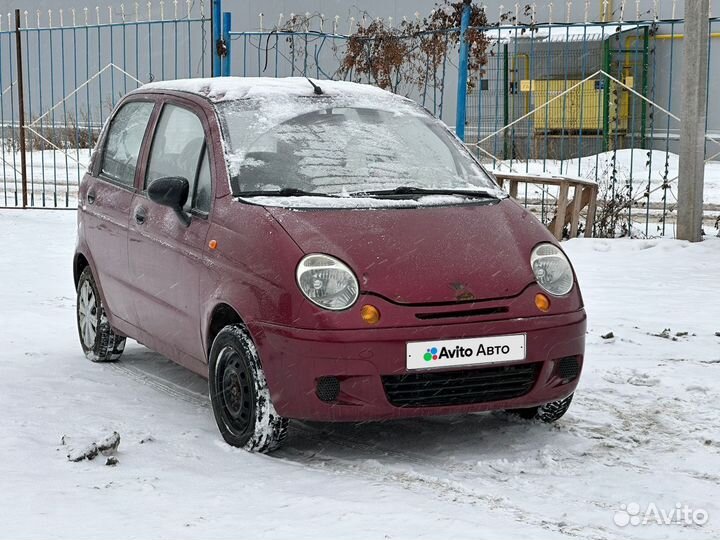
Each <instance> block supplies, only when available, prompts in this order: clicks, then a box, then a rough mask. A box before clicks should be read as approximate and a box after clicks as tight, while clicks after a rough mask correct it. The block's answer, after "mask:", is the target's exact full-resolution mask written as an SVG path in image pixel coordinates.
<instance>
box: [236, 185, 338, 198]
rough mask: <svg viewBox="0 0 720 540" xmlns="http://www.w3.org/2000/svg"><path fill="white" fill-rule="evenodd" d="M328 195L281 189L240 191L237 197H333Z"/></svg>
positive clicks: (296, 189) (295, 189) (287, 188)
mask: <svg viewBox="0 0 720 540" xmlns="http://www.w3.org/2000/svg"><path fill="white" fill-rule="evenodd" d="M334 196H335V195H331V194H329V193H316V192H314V191H305V190H303V189H298V188H289V187H286V188H282V189H275V190H268V191H241V192H240V193H238V194H237V197H334Z"/></svg>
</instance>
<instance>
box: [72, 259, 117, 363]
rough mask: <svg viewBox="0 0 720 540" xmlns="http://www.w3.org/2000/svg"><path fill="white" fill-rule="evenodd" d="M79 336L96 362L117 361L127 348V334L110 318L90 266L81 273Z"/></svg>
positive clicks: (78, 302)
mask: <svg viewBox="0 0 720 540" xmlns="http://www.w3.org/2000/svg"><path fill="white" fill-rule="evenodd" d="M75 318H76V320H77V327H78V337H79V338H80V346H81V347H82V350H83V352H84V353H85V357H86V358H87V359H88V360H91V361H92V362H114V361H115V360H117V359H118V358H120V356H121V355H122V353H123V350H125V337H124V336H120V335H118V334H116V333H115V332H114V331H113V329H112V327H111V326H110V322H109V321H108V318H107V314H106V312H105V307H104V306H103V303H102V299H101V298H100V293H99V291H98V287H97V284H96V283H95V278H94V277H93V274H92V270H91V269H90V267H89V266H86V267H85V269H84V270H83V271H82V273H81V274H80V279H78V284H77V302H76V307H75Z"/></svg>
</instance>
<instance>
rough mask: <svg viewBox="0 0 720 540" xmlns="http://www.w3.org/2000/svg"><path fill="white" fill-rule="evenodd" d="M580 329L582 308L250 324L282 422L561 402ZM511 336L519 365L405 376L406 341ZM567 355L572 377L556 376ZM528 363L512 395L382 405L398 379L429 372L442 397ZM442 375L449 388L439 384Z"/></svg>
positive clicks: (571, 381) (580, 345) (578, 349)
mask: <svg viewBox="0 0 720 540" xmlns="http://www.w3.org/2000/svg"><path fill="white" fill-rule="evenodd" d="M585 328H586V315H585V311H584V310H583V309H580V310H578V311H575V312H572V313H564V314H558V315H544V316H539V317H531V318H521V319H509V320H500V321H486V322H472V323H459V324H457V323H456V324H449V325H434V326H418V327H410V328H408V327H403V328H368V329H362V330H307V329H298V328H292V327H287V326H279V325H273V324H267V323H256V324H251V325H250V329H251V331H252V334H253V337H254V339H255V342H256V345H257V348H258V351H259V354H260V359H261V361H262V363H263V368H264V370H265V375H266V377H267V381H268V386H269V387H270V392H271V395H272V399H273V403H274V405H275V409H276V410H277V412H278V414H280V415H282V416H285V417H288V418H297V419H304V420H317V421H332V422H345V421H365V420H384V419H391V418H407V417H416V416H429V415H443V414H460V413H468V412H478V411H487V410H495V409H514V408H524V407H532V406H536V405H541V404H543V403H547V402H550V401H554V400H558V399H562V398H564V397H566V396H568V395H570V394H571V393H572V392H573V391H574V390H575V387H576V386H577V384H578V380H579V375H580V371H581V369H582V364H583V359H584V353H585ZM517 333H525V334H526V335H527V342H526V351H527V356H526V359H525V360H522V361H519V362H508V363H504V364H492V365H479V366H477V365H476V366H470V367H468V366H464V367H457V368H440V369H432V370H422V371H412V372H408V370H407V369H406V350H405V346H406V343H407V342H408V341H432V340H446V339H457V338H471V337H484V336H500V335H506V334H517ZM570 357H572V358H574V359H575V361H576V362H577V373H576V375H575V376H574V377H572V378H567V377H565V378H564V377H563V376H561V374H560V373H559V366H560V360H561V359H565V358H570ZM530 365H532V366H533V368H532V371H533V373H532V375H531V376H532V380H530V381H528V380H527V379H526V380H525V384H526V386H525V387H524V388H518V389H517V390H518V391H516V392H512V391H511V392H509V393H508V392H502V391H498V392H496V393H494V394H493V393H489V394H487V396H489V397H490V400H484V399H483V400H482V401H481V402H474V403H461V404H457V401H458V399H457V398H455V399H454V400H451V401H453V403H452V404H449V403H446V402H445V401H444V400H443V399H442V398H440V399H435V400H431V401H429V402H428V403H432V404H431V405H423V406H415V405H413V404H410V405H407V404H404V405H401V406H399V405H398V404H397V400H395V399H394V398H392V397H391V398H390V399H389V396H390V395H391V394H392V392H391V391H390V389H391V388H397V385H395V386H393V381H394V382H397V381H403V380H404V378H403V377H402V376H403V375H405V374H411V375H410V377H411V378H412V377H416V375H417V374H418V373H420V374H430V379H432V380H433V381H434V382H433V383H432V384H435V385H436V386H435V388H439V389H440V394H442V392H445V391H446V390H444V389H446V388H447V384H456V385H457V384H460V386H462V385H463V384H465V382H466V381H459V380H458V377H464V376H465V375H467V376H468V377H469V378H470V379H469V381H470V382H471V383H472V384H477V383H478V381H479V382H480V383H481V384H490V383H489V382H483V381H489V380H490V379H492V381H493V382H492V384H495V385H496V386H495V387H494V388H495V390H497V389H498V388H500V389H502V388H506V385H505V382H504V381H507V382H508V384H509V383H510V381H511V380H513V377H515V378H516V379H517V377H518V375H519V373H520V372H523V373H525V375H524V376H525V377H527V376H528V375H527V371H528V367H529V366H530ZM493 370H494V371H493ZM460 372H463V373H460ZM443 374H446V375H447V376H448V377H449V378H451V379H452V380H454V381H455V382H450V383H446V382H445V381H443ZM453 374H454V375H453ZM424 376H425V375H421V376H420V377H416V378H417V379H420V384H422V380H423V377H424ZM328 377H330V378H335V379H337V381H338V382H339V385H340V390H339V394H338V395H337V399H335V400H332V401H330V402H328V401H323V400H322V399H321V398H320V397H319V395H318V381H320V380H321V379H322V378H328ZM488 377H489V378H488ZM503 377H505V379H503ZM518 380H519V379H518ZM497 385H500V386H497ZM463 387H464V386H463ZM408 388H418V386H417V384H416V385H415V386H412V385H411V386H408ZM427 388H429V387H427ZM389 391H390V393H388V392H389ZM428 392H429V393H430V394H433V391H432V390H429V391H428V390H425V392H424V394H423V395H425V396H427V395H428ZM458 392H462V390H458ZM440 394H438V395H440ZM508 395H510V397H508ZM493 396H494V397H493ZM497 397H499V399H496V398H497ZM476 399H477V398H476ZM391 400H393V402H394V403H395V404H393V403H391Z"/></svg>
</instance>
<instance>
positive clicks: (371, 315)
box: [360, 304, 380, 324]
mask: <svg viewBox="0 0 720 540" xmlns="http://www.w3.org/2000/svg"><path fill="white" fill-rule="evenodd" d="M360 317H362V320H363V321H365V322H366V323H368V324H377V323H378V322H379V321H380V310H379V309H378V308H376V307H375V306H371V305H370V304H366V305H364V306H363V307H362V308H361V309H360Z"/></svg>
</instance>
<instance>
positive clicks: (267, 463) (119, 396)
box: [0, 210, 720, 540]
mask: <svg viewBox="0 0 720 540" xmlns="http://www.w3.org/2000/svg"><path fill="white" fill-rule="evenodd" d="M0 230H1V231H2V235H1V236H0V249H1V250H2V253H3V254H4V255H3V257H2V258H1V259H0V306H1V307H0V314H1V315H0V317H1V319H0V344H1V346H0V538H7V539H22V538H38V537H42V538H71V539H73V540H80V539H85V538H101V537H104V538H109V537H112V538H126V537H134V538H135V537H137V538H168V539H170V538H172V539H177V538H238V537H253V538H288V537H293V538H325V537H332V538H377V539H384V538H393V539H394V538H433V539H434V538H473V539H483V538H528V539H540V538H553V539H555V538H557V539H561V538H573V539H577V538H580V539H585V538H598V539H616V538H633V539H635V538H641V539H643V538H653V539H658V538H673V539H675V538H693V539H715V538H718V537H720V337H717V336H716V335H715V332H720V292H718V291H719V288H718V268H720V239H718V238H708V239H707V240H706V241H704V242H703V243H701V244H696V245H689V244H687V243H683V242H679V241H674V240H652V241H644V240H634V241H632V240H584V239H579V240H572V241H570V242H567V243H566V244H565V247H566V248H567V250H568V252H569V254H570V257H571V259H572V260H573V262H574V264H575V266H576V269H577V272H578V274H579V278H580V282H581V285H582V288H583V292H584V296H585V301H586V304H587V310H588V315H589V326H588V348H587V363H586V369H585V372H584V373H583V378H582V381H581V383H580V387H579V390H578V392H577V395H576V400H575V402H574V403H573V406H572V407H571V409H570V412H569V413H568V414H567V415H566V417H565V418H563V419H562V420H561V421H560V422H559V423H558V424H556V425H554V426H548V425H543V424H539V423H535V422H531V421H523V420H518V419H513V418H508V417H506V416H504V415H501V414H478V415H468V416H461V417H452V418H433V419H422V420H407V421H398V422H386V423H372V424H363V425H329V424H307V423H299V422H292V423H291V434H290V440H289V441H288V444H287V446H286V448H285V449H283V450H282V451H280V452H277V453H276V454H274V455H273V456H262V455H252V454H247V453H245V452H243V451H239V450H235V449H232V448H230V447H229V446H227V445H225V444H224V443H223V442H222V441H221V438H220V435H219V434H218V432H217V430H216V428H215V425H214V421H213V419H212V413H211V411H210V409H209V407H208V400H207V398H206V395H205V383H204V381H202V380H201V379H199V378H198V377H196V376H194V375H192V374H190V373H188V372H186V371H184V370H183V369H181V368H179V367H176V366H174V365H173V364H171V363H169V362H168V361H167V360H165V359H163V358H162V357H160V356H158V355H156V354H154V353H151V352H149V351H148V350H147V349H145V348H143V347H141V346H139V345H131V346H129V348H128V350H127V351H126V353H125V355H124V356H123V359H122V360H121V361H120V362H119V363H118V364H116V365H94V364H91V363H89V362H88V361H87V360H85V359H84V357H83V355H82V354H81V351H80V347H79V344H78V343H77V336H76V330H75V326H74V303H75V301H74V291H73V287H72V276H71V262H70V261H71V256H72V250H73V244H74V234H75V215H74V212H42V211H25V212H23V211H18V210H5V211H0ZM666 328H669V329H670V330H669V331H668V332H666V333H665V334H663V330H665V329H666ZM609 331H612V332H614V335H615V336H616V337H615V338H614V339H608V340H605V339H602V338H601V337H600V336H601V335H603V334H606V333H607V332H609ZM682 332H688V333H689V334H687V335H684V336H676V334H677V333H682ZM654 334H661V335H664V336H667V337H661V336H658V335H654ZM673 337H674V338H675V339H672V338H673ZM113 431H117V432H119V433H120V435H121V438H122V440H121V442H120V447H119V451H118V453H117V458H118V460H119V464H118V465H117V466H115V467H108V466H105V459H104V458H102V459H101V458H96V459H95V460H93V461H82V462H79V463H71V462H69V461H68V460H67V458H66V455H67V454H68V452H69V451H70V449H73V448H78V447H81V446H84V445H85V444H87V443H89V442H91V441H94V440H98V439H99V438H101V437H104V436H106V435H108V434H110V433H112V432H113ZM63 437H65V445H63V444H62V443H61V441H62V439H63ZM676 504H680V505H688V506H689V507H690V508H691V509H693V510H702V511H704V512H706V513H707V515H708V520H707V523H705V524H704V525H655V524H648V525H632V524H629V525H625V526H618V525H616V523H615V520H616V519H617V521H618V523H621V524H624V523H626V522H627V520H628V519H629V518H630V516H629V515H628V514H627V513H623V512H622V511H621V509H622V508H624V507H622V506H621V505H629V506H628V507H627V509H628V510H631V511H633V512H634V511H635V510H636V509H638V508H639V509H640V512H644V511H645V510H646V509H647V508H648V507H649V506H651V505H654V507H655V508H656V509H657V510H658V511H664V512H673V511H674V510H675V509H676ZM635 505H638V506H637V507H636V506H635ZM702 515H703V514H698V516H700V517H702Z"/></svg>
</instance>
